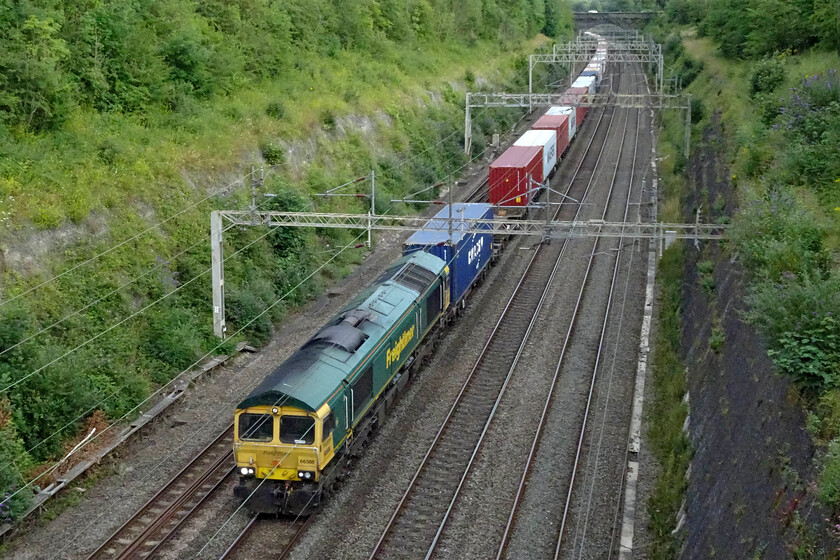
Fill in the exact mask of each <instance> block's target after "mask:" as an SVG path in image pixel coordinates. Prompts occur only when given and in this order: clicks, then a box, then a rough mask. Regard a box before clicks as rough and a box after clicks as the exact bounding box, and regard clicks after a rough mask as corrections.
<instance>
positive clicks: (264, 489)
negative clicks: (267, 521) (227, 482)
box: [233, 405, 333, 515]
mask: <svg viewBox="0 0 840 560" xmlns="http://www.w3.org/2000/svg"><path fill="white" fill-rule="evenodd" d="M328 418H331V415H330V411H329V407H327V406H326V405H325V406H324V407H322V408H321V410H319V411H318V412H316V413H312V412H308V411H306V410H302V409H299V408H295V407H290V406H254V407H249V408H246V409H240V410H237V412H236V415H235V433H234V446H233V447H234V458H235V460H236V470H237V472H238V473H239V485H238V486H237V487H236V489H235V490H234V494H235V496H236V497H237V498H239V499H240V500H242V501H243V502H245V503H246V507H247V508H248V510H249V511H251V512H253V513H287V514H294V515H299V514H307V513H311V512H312V511H314V510H315V509H317V508H318V506H319V505H320V495H321V484H320V482H321V473H322V468H323V466H324V465H325V464H326V463H327V462H328V461H329V459H330V458H331V457H332V454H333V442H332V429H331V428H330V425H329V421H328ZM325 420H327V422H326V424H325ZM325 428H326V431H325ZM325 434H326V437H324V435H325Z"/></svg>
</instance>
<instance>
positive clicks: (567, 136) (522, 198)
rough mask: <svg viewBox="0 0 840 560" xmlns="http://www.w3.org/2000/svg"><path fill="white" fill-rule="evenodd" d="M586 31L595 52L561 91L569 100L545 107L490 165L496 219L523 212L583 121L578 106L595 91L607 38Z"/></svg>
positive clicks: (582, 110)
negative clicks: (545, 109) (533, 121)
mask: <svg viewBox="0 0 840 560" xmlns="http://www.w3.org/2000/svg"><path fill="white" fill-rule="evenodd" d="M588 35H589V36H591V37H592V38H593V39H594V40H595V41H596V47H595V53H594V54H593V56H592V58H591V59H590V60H589V62H588V64H587V66H586V68H585V69H584V70H583V72H581V74H580V75H579V76H578V77H577V78H576V79H575V80H574V81H573V82H572V84H571V87H569V88H568V89H566V90H565V92H564V95H563V101H564V102H565V103H567V104H566V105H557V106H554V107H549V108H548V110H547V111H546V112H545V113H544V114H543V115H542V116H541V117H540V118H539V119H537V121H536V122H535V123H534V124H533V125H532V126H531V129H530V130H528V131H527V132H525V133H524V134H523V135H522V136H521V137H520V138H519V139H518V140H516V141H515V142H514V143H513V145H512V146H511V147H510V148H508V149H507V150H506V151H505V152H504V153H502V154H501V155H500V156H499V157H498V158H497V159H496V160H495V161H494V162H493V163H491V164H490V195H489V201H490V203H491V204H493V205H494V206H495V207H496V215H497V216H499V217H506V218H516V217H523V216H525V215H527V213H528V209H529V207H531V206H532V203H533V201H534V200H536V199H537V197H538V196H539V194H540V193H541V191H542V190H543V186H544V185H545V184H546V182H547V181H548V180H549V179H550V178H551V176H552V175H553V173H554V171H555V170H556V169H557V166H558V165H559V164H560V161H561V159H562V157H563V156H564V155H565V154H566V152H567V151H568V149H569V146H570V145H571V142H572V141H573V140H574V137H575V135H576V133H577V130H578V129H579V128H580V126H581V125H582V124H583V121H584V120H585V119H586V113H587V108H586V107H581V106H580V101H585V100H586V97H587V95H589V94H592V93H595V92H596V91H598V88H599V86H600V85H601V82H602V80H603V77H604V72H605V71H606V63H607V42H606V41H605V40H604V39H603V37H601V36H600V35H596V34H593V33H588Z"/></svg>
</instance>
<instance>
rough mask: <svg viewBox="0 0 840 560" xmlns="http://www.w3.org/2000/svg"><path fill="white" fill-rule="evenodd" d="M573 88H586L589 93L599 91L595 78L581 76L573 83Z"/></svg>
mask: <svg viewBox="0 0 840 560" xmlns="http://www.w3.org/2000/svg"><path fill="white" fill-rule="evenodd" d="M572 87H573V88H586V89H587V91H588V92H589V93H595V91H596V89H597V85H596V79H595V77H594V76H583V75H581V76H580V77H579V78H578V79H577V80H575V81H574V83H572Z"/></svg>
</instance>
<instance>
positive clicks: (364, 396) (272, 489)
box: [234, 204, 493, 515]
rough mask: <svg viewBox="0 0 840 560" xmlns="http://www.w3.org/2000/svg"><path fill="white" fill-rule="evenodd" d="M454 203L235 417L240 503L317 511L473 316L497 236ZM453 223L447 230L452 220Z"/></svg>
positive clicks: (254, 508)
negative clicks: (460, 316)
mask: <svg viewBox="0 0 840 560" xmlns="http://www.w3.org/2000/svg"><path fill="white" fill-rule="evenodd" d="M451 213H452V214H453V222H454V226H453V228H452V229H453V231H452V234H451V238H450V233H449V232H448V229H449V228H448V219H449V218H448V216H449V214H450V209H449V208H448V207H446V208H444V209H443V210H441V211H440V212H439V213H438V215H437V216H435V218H433V219H432V220H431V224H432V226H431V227H433V228H435V229H434V230H433V231H429V230H420V231H418V232H416V233H415V234H414V235H413V236H412V237H410V238H409V239H408V241H406V244H405V246H404V248H403V252H404V255H403V256H402V257H401V258H400V259H399V260H397V261H396V262H395V263H394V264H393V265H392V266H390V267H389V268H388V269H387V270H386V271H385V272H384V273H382V274H381V275H380V276H379V277H378V278H377V279H376V280H375V281H374V282H373V283H372V284H371V285H370V286H369V287H368V288H366V289H365V290H363V291H362V293H361V294H359V295H358V296H357V297H356V298H354V299H353V300H352V301H351V302H350V303H349V304H348V305H347V306H346V307H345V308H344V309H342V310H341V311H340V312H339V313H338V315H336V316H335V317H334V318H333V319H332V320H331V321H330V322H329V323H327V324H326V325H324V326H323V327H322V328H321V329H320V330H319V331H318V332H317V333H316V334H315V335H314V336H313V337H312V338H311V339H309V340H308V341H307V342H306V344H304V345H303V347H301V348H300V349H298V350H297V351H296V352H295V353H294V354H293V355H292V356H291V357H290V358H289V359H288V360H286V361H285V362H283V363H282V364H281V365H280V366H279V367H277V368H276V369H275V370H274V371H273V372H271V373H270V374H269V375H268V376H267V377H266V378H265V379H264V380H263V381H262V382H261V383H260V385H259V386H257V388H256V389H254V391H252V392H251V394H250V395H248V397H247V398H246V399H245V400H243V401H242V402H241V403H239V405H238V407H237V409H236V412H235V417H234V418H235V431H234V455H235V459H236V467H237V469H238V471H239V473H240V478H239V484H238V485H237V486H236V488H235V490H234V493H235V496H236V497H237V498H238V499H240V500H244V501H245V502H246V507H247V509H248V510H249V511H251V512H253V513H273V514H274V513H282V514H291V515H301V514H303V515H306V514H309V513H312V512H313V511H315V510H317V509H318V507H319V506H320V505H321V502H322V500H323V499H324V497H325V496H327V495H328V494H329V493H330V492H331V491H332V489H333V488H334V487H335V485H336V482H337V480H338V478H339V476H340V475H341V473H342V469H343V467H344V465H346V463H347V461H348V460H349V459H350V458H351V457H353V456H355V455H358V453H359V452H360V451H361V448H362V446H363V444H364V443H365V441H366V440H367V439H368V437H369V436H370V434H371V433H372V432H373V431H374V430H375V429H376V428H377V427H378V426H380V425H381V424H382V423H383V422H384V420H385V416H386V414H387V413H388V411H389V409H390V408H391V407H392V406H393V405H394V402H395V400H396V398H397V396H398V395H399V393H400V392H401V391H402V390H403V389H404V388H405V387H406V385H407V383H408V380H409V379H410V377H411V376H412V375H413V374H414V372H415V371H416V370H417V368H418V366H419V365H420V364H421V363H422V362H423V360H424V358H426V357H427V356H428V355H429V354H430V353H431V351H432V349H433V348H434V345H435V342H436V339H437V338H438V337H439V336H440V334H441V332H442V330H443V328H444V327H445V325H446V324H447V323H448V322H449V320H450V319H452V318H453V317H454V316H455V315H457V313H458V311H459V310H460V309H461V308H463V305H464V301H465V298H466V297H467V295H468V294H469V292H470V290H472V288H473V287H474V286H475V285H476V283H477V282H479V281H480V280H481V278H482V277H483V276H484V274H485V272H486V270H487V267H488V265H489V263H490V261H491V256H492V235H491V234H490V233H489V232H488V233H482V231H481V230H482V229H486V227H485V228H482V227H474V226H471V225H470V223H468V222H465V221H464V220H463V219H462V218H484V219H487V218H492V216H493V209H492V206H491V205H489V204H456V205H453V209H452V211H451ZM444 223H445V224H446V225H445V226H444V225H443V224H444Z"/></svg>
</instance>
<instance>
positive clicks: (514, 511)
mask: <svg viewBox="0 0 840 560" xmlns="http://www.w3.org/2000/svg"><path fill="white" fill-rule="evenodd" d="M635 116H636V119H635V121H636V124H635V126H634V127H632V128H634V129H635V133H634V134H635V138H634V140H633V143H632V144H631V146H632V157H631V162H630V181H629V185H630V188H628V191H627V198H626V201H625V206H624V212H623V218H622V219H623V221H625V222H626V221H627V219H628V215H629V212H630V209H631V207H632V204H633V203H632V202H631V197H632V194H633V188H632V186H633V178H634V175H635V168H636V162H637V149H638V134H639V113H638V111H636V112H635ZM629 120H630V114H629V113H628V114H627V119H626V120H625V129H624V132H623V133H622V136H623V138H622V153H621V154H619V158H617V160H616V165H615V169H614V171H613V176H612V179H611V183H610V189H611V190H612V189H613V187H614V186H615V182H616V176H617V174H618V172H619V168H620V166H621V161H622V157H621V156H622V154H623V153H624V151H625V150H624V146H626V142H625V140H626V136H627V124H628V122H629ZM606 211H607V209H606V208H605V209H604V215H603V216H602V219H603V218H605V217H606ZM599 242H600V240H598V239H596V240H595V242H594V243H593V246H592V251H591V253H590V257H589V263H588V265H587V276H588V274H589V270H590V268H591V266H592V263H593V259H594V257H595V255H596V254H597V250H598V245H599ZM622 247H623V244H622V243H621V242H619V243H618V247H617V252H616V255H615V263H614V266H613V271H612V275H611V279H610V284H609V295H608V298H607V302H606V306H605V310H604V319H603V322H602V325H601V330H600V337H599V341H598V349H597V352H596V354H595V361H594V365H593V367H592V370H591V374H590V377H589V388H588V393H587V397H586V406H585V409H584V411H583V418H582V421H581V423H580V427H579V430H578V434H579V436H578V439H577V442H578V443H577V448H576V451H575V457H574V462H573V465H572V469H571V471H570V472H569V473H568V480H569V481H568V488H567V493H566V500H565V504H564V508H563V513H562V517H561V518H560V520H559V530H558V533H557V539H556V545H555V547H554V558H555V560H557V559H559V558H560V556H561V553H562V552H563V549H562V546H563V542H564V541H563V537H564V534H565V528H566V526H567V524H568V521H569V518H570V505H571V503H572V495H573V492H574V489H575V481H576V478H577V474H578V468H579V463H580V461H579V460H580V455H581V449H582V446H583V441H584V438H585V435H586V429H587V420H588V419H589V415H590V408H591V405H592V399H593V394H594V389H595V382H596V378H597V375H598V371H599V365H600V363H601V358H602V356H603V354H604V351H605V340H606V333H607V327H608V324H609V322H610V319H611V318H612V315H611V314H610V309H611V306H612V302H613V295H614V291H615V286H616V282H617V277H618V271H619V265H620V262H621V254H622ZM582 296H583V287H582V288H581V292H580V294H579V295H578V299H577V302H576V305H575V315H577V311H578V308H579V306H580V303H581V300H582ZM571 334H572V328H571V326H570V329H569V331H568V334H567V336H566V338H565V340H564V342H563V347H562V350H561V354H560V358H559V360H558V362H557V366H556V369H555V372H554V377H553V378H552V381H551V385H550V386H549V390H548V393H547V395H546V399H545V404H544V407H543V411H542V414H541V417H540V421H539V424H538V427H537V430H536V433H535V435H534V440H533V443H532V445H531V450H530V453H529V456H528V459H527V460H526V464H525V468H524V471H523V473H522V478H521V480H520V484H519V487H518V488H517V491H516V495H515V497H514V501H513V505H512V507H511V511H510V514H509V517H508V521H507V525H506V526H505V529H504V533H503V535H502V542H501V544H500V545H499V548H498V551H497V554H496V558H497V560H499V559H501V558H503V557H504V556H505V552H506V549H507V546H508V543H509V538H510V536H511V532H512V530H513V527H514V523H515V521H516V519H517V516H518V514H519V507H520V506H521V499H522V495H523V492H524V489H525V486H526V484H527V482H528V477H529V475H530V473H531V467H532V465H533V464H534V458H535V456H536V451H537V448H538V446H539V443H540V440H541V437H542V436H543V428H544V425H545V422H546V418H547V416H548V414H549V412H550V408H551V404H552V400H553V398H552V397H553V395H554V390H555V388H556V386H557V381H558V378H559V376H560V372H561V366H562V364H563V358H564V357H565V355H566V350H567V348H568V345H569V341H570V338H571ZM557 474H558V476H559V475H560V474H561V473H557ZM582 547H583V544H582V543H581V548H582Z"/></svg>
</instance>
